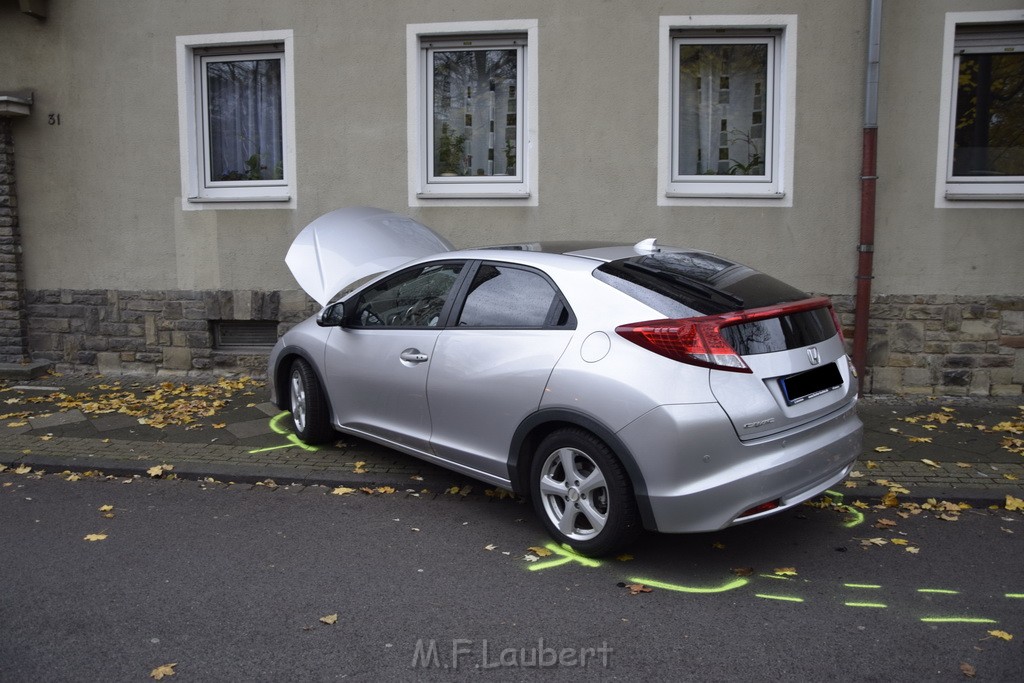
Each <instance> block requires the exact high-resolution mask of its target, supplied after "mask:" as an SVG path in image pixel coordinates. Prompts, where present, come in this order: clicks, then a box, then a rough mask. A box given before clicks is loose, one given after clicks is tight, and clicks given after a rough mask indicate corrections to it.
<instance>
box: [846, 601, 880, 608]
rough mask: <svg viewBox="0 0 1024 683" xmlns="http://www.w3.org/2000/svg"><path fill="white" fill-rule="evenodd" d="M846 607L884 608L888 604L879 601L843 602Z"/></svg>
mask: <svg viewBox="0 0 1024 683" xmlns="http://www.w3.org/2000/svg"><path fill="white" fill-rule="evenodd" d="M843 604H844V605H846V606H847V607H873V608H876V609H885V608H886V607H888V605H884V604H882V603H880V602H844V603H843Z"/></svg>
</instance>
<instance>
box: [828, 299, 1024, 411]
mask: <svg viewBox="0 0 1024 683" xmlns="http://www.w3.org/2000/svg"><path fill="white" fill-rule="evenodd" d="M832 300H833V302H834V304H835V307H836V310H837V311H838V312H839V313H840V315H841V318H842V322H843V327H844V332H845V334H846V339H847V342H849V341H850V340H851V339H852V338H853V304H854V297H852V296H835V297H832ZM870 317H871V323H870V324H871V329H870V332H869V334H868V357H867V365H868V368H867V377H866V378H865V382H864V391H865V393H874V394H923V395H935V396H1021V394H1022V386H1024V297H1019V296H1018V297H1013V296H989V297H968V296H939V295H922V296H907V295H883V296H878V297H875V299H874V301H873V302H872V304H871V313H870Z"/></svg>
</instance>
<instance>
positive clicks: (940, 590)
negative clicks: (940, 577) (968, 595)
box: [917, 588, 960, 595]
mask: <svg viewBox="0 0 1024 683" xmlns="http://www.w3.org/2000/svg"><path fill="white" fill-rule="evenodd" d="M917 592H918V593H938V594H940V595H960V591H949V590H945V589H943V588H918V589H917Z"/></svg>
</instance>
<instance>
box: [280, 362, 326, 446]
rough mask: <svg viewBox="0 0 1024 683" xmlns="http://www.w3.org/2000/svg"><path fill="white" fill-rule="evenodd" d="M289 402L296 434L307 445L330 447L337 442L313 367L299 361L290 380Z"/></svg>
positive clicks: (294, 365)
mask: <svg viewBox="0 0 1024 683" xmlns="http://www.w3.org/2000/svg"><path fill="white" fill-rule="evenodd" d="M288 398H289V403H290V404H291V409H292V422H294V423H295V433H296V434H297V435H298V437H299V438H300V439H302V440H303V441H305V442H306V443H312V444H315V443H326V442H328V441H331V440H332V439H333V438H334V429H333V428H332V427H331V421H330V416H329V415H328V410H327V399H326V398H325V397H324V391H323V388H322V387H321V386H320V380H318V379H317V378H316V373H315V372H313V368H311V367H310V366H309V363H307V362H306V361H304V360H303V359H301V358H296V359H295V362H294V363H292V370H291V373H290V374H289V376H288Z"/></svg>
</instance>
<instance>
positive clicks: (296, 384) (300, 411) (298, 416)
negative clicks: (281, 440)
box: [291, 370, 306, 432]
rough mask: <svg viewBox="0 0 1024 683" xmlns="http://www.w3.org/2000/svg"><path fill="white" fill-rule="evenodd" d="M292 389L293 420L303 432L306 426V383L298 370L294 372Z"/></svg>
mask: <svg viewBox="0 0 1024 683" xmlns="http://www.w3.org/2000/svg"><path fill="white" fill-rule="evenodd" d="M291 389H292V391H291V394H292V396H291V398H292V401H291V403H292V421H293V422H295V428H296V429H297V430H299V431H300V432H301V431H302V430H303V429H305V427H306V385H305V384H304V383H303V381H302V375H300V374H299V371H298V370H296V371H295V372H293V373H292V381H291Z"/></svg>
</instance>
